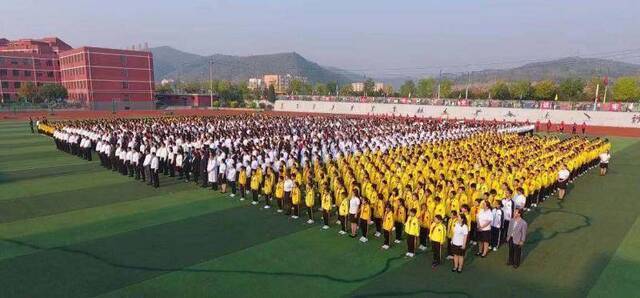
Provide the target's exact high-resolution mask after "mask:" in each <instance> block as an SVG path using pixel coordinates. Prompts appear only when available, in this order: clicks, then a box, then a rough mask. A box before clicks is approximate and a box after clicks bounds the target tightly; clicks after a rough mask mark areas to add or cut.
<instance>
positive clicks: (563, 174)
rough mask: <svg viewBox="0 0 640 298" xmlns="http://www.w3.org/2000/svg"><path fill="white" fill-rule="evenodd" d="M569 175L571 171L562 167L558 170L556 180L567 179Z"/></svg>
mask: <svg viewBox="0 0 640 298" xmlns="http://www.w3.org/2000/svg"><path fill="white" fill-rule="evenodd" d="M570 175H571V173H569V170H567V169H562V170H560V172H558V181H565V180H567V179H569V176H570Z"/></svg>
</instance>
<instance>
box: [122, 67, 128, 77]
mask: <svg viewBox="0 0 640 298" xmlns="http://www.w3.org/2000/svg"><path fill="white" fill-rule="evenodd" d="M122 76H123V77H125V78H129V70H128V69H126V68H125V69H123V70H122Z"/></svg>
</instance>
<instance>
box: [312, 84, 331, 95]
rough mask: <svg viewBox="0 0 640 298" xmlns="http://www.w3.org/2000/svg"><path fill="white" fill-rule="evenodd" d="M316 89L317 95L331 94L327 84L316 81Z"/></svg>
mask: <svg viewBox="0 0 640 298" xmlns="http://www.w3.org/2000/svg"><path fill="white" fill-rule="evenodd" d="M313 89H314V91H315V92H314V93H315V94H317V95H329V89H328V88H327V85H326V84H322V83H316V85H315V87H314V88H313Z"/></svg>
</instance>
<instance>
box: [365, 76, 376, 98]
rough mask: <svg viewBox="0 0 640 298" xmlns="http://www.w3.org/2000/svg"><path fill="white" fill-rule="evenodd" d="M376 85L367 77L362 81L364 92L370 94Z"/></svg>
mask: <svg viewBox="0 0 640 298" xmlns="http://www.w3.org/2000/svg"><path fill="white" fill-rule="evenodd" d="M375 87H376V82H374V81H373V79H371V78H369V79H366V80H365V81H364V94H366V95H372V94H373V91H374V90H373V89H374V88H375Z"/></svg>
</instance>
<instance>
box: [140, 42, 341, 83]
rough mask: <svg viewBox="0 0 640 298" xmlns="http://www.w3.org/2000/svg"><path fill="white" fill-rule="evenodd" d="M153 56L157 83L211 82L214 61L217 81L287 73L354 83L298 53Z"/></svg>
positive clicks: (156, 52)
mask: <svg viewBox="0 0 640 298" xmlns="http://www.w3.org/2000/svg"><path fill="white" fill-rule="evenodd" d="M151 52H152V53H153V56H154V68H155V78H156V81H160V80H162V79H176V78H178V77H180V78H182V79H188V80H200V79H202V80H206V79H208V78H209V61H211V60H213V78H214V79H224V80H230V81H245V80H247V79H249V78H251V77H260V76H262V75H264V74H269V73H274V74H287V73H288V74H292V75H299V76H304V77H307V78H308V79H309V81H310V82H330V81H339V82H347V81H351V80H350V78H349V77H348V76H345V75H343V74H342V73H340V71H339V70H336V69H333V68H331V69H330V68H328V67H323V66H321V65H318V64H317V63H314V62H312V61H309V60H307V59H305V58H304V57H302V56H301V55H300V54H298V53H295V52H291V53H278V54H268V55H254V56H231V55H221V54H215V55H212V56H200V55H196V54H191V53H187V52H183V51H180V50H176V49H174V48H171V47H167V46H164V47H157V48H152V49H151Z"/></svg>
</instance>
